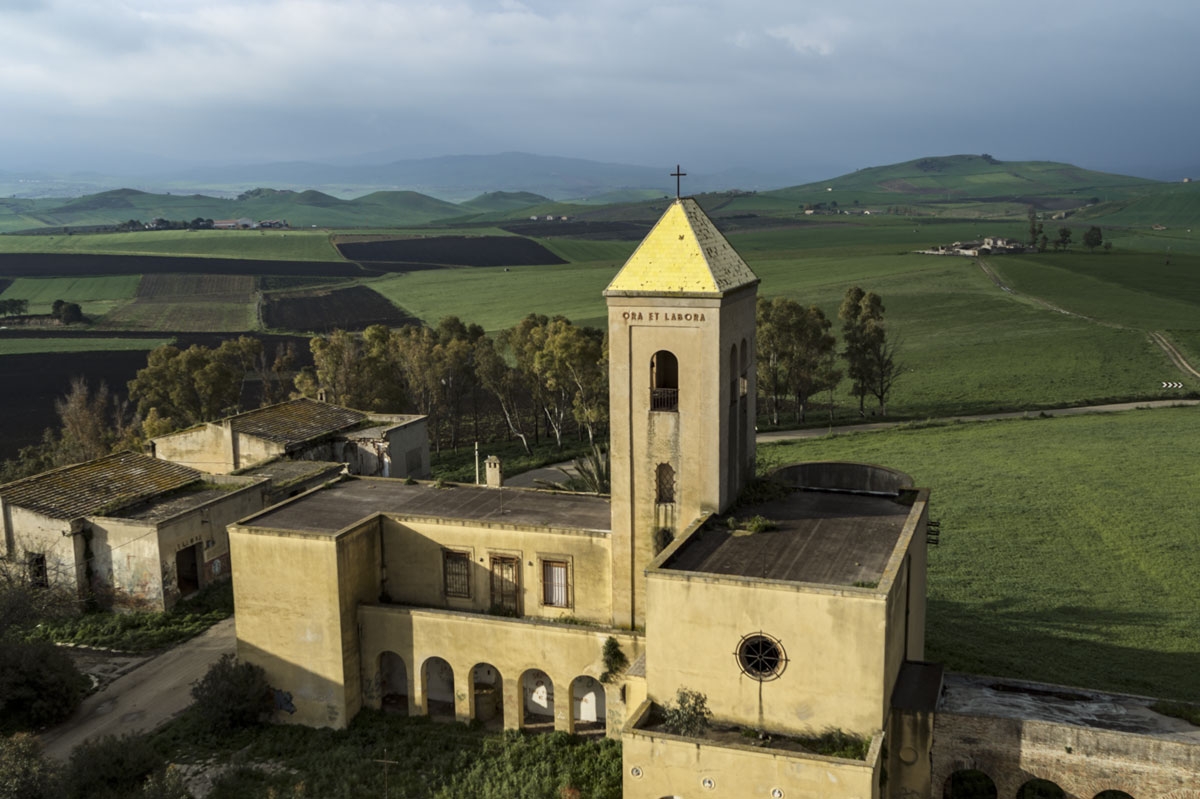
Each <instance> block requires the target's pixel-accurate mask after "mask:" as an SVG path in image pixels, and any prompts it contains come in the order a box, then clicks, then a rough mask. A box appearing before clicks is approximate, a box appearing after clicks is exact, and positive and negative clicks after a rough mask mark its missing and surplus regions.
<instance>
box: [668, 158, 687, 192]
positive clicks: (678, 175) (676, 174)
mask: <svg viewBox="0 0 1200 799" xmlns="http://www.w3.org/2000/svg"><path fill="white" fill-rule="evenodd" d="M686 175H687V172H683V171H682V170H680V168H679V164H676V165H675V171H674V172H672V173H671V177H673V178H675V199H676V200H678V199H679V179H680V178H682V177H685V176H686Z"/></svg>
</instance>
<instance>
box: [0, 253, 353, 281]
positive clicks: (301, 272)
mask: <svg viewBox="0 0 1200 799" xmlns="http://www.w3.org/2000/svg"><path fill="white" fill-rule="evenodd" d="M148 274H201V275H289V276H330V277H363V276H364V275H370V274H377V273H376V272H372V271H370V270H364V269H363V268H362V267H360V266H358V265H357V264H351V263H342V262H341V261H325V262H322V261H261V260H259V261H251V260H245V259H240V258H188V257H182V258H175V257H167V256H159V255H89V254H77V253H0V275H3V276H4V277H8V278H13V277H86V276H89V275H148Z"/></svg>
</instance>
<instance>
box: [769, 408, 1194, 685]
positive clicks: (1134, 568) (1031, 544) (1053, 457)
mask: <svg viewBox="0 0 1200 799" xmlns="http://www.w3.org/2000/svg"><path fill="white" fill-rule="evenodd" d="M759 453H760V460H761V461H762V462H763V464H764V466H768V467H770V466H774V465H780V464H784V463H792V462H797V461H811V460H828V459H833V460H852V461H861V462H867V463H879V464H884V465H887V466H890V467H894V468H897V469H900V470H902V471H904V472H907V473H908V474H910V475H912V477H913V478H914V480H915V481H916V484H917V485H918V486H924V487H928V488H930V489H931V506H930V508H931V510H930V514H931V517H932V518H934V519H938V520H940V521H941V522H942V536H941V545H940V546H938V547H931V548H930V556H929V609H928V628H927V629H928V632H927V638H926V653H925V654H926V658H927V659H929V660H934V661H941V662H944V663H945V664H946V665H947V666H948V667H949V668H951V669H954V670H957V671H965V672H971V673H977V674H992V675H997V676H1007V677H1016V678H1021V679H1030V680H1045V681H1048V682H1055V683H1061V684H1066V685H1084V686H1090V687H1095V688H1100V689H1104V690H1114V691H1128V692H1132V693H1136V694H1143V695H1149V696H1162V697H1169V698H1174V699H1183V700H1191V701H1195V700H1196V699H1198V698H1200V673H1197V671H1196V669H1195V668H1194V664H1195V663H1196V661H1197V658H1198V657H1200V629H1197V627H1196V625H1195V608H1196V607H1197V606H1200V583H1198V582H1197V581H1196V580H1195V579H1194V575H1195V574H1196V573H1197V570H1200V550H1197V548H1196V547H1195V546H1194V545H1193V542H1194V538H1195V514H1194V512H1193V509H1194V507H1195V504H1194V496H1195V493H1196V490H1197V484H1196V473H1195V463H1196V462H1197V460H1198V459H1200V414H1197V413H1195V410H1194V409H1192V408H1164V409H1159V410H1153V411H1151V410H1143V411H1131V412H1127V413H1121V414H1104V415H1097V416H1077V417H1057V418H1050V419H1029V420H1012V421H1004V422H984V423H970V424H957V425H949V426H944V427H933V428H927V429H921V430H892V431H887V432H881V433H863V434H857V435H843V436H837V437H835V438H831V439H817V440H811V441H805V442H796V443H789V444H781V445H764V446H760V448H759Z"/></svg>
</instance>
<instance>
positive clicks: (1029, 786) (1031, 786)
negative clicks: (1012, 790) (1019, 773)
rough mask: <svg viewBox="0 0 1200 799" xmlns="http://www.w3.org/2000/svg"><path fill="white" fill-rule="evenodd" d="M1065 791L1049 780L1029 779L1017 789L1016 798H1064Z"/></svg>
mask: <svg viewBox="0 0 1200 799" xmlns="http://www.w3.org/2000/svg"><path fill="white" fill-rule="evenodd" d="M1066 796H1067V792H1066V791H1064V790H1063V789H1062V788H1060V787H1058V784H1057V783H1054V782H1051V781H1050V780H1039V779H1035V780H1030V781H1029V782H1027V783H1025V784H1024V785H1022V786H1021V787H1020V789H1019V790H1018V791H1017V799H1066Z"/></svg>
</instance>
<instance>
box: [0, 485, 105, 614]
mask: <svg viewBox="0 0 1200 799" xmlns="http://www.w3.org/2000/svg"><path fill="white" fill-rule="evenodd" d="M0 519H3V523H4V539H5V544H6V547H7V549H8V556H9V557H11V558H13V559H14V560H16V561H17V562H18V563H25V562H26V557H27V556H28V555H29V554H30V553H41V554H43V555H45V556H46V577H47V579H48V580H49V582H50V584H51V585H57V586H61V587H63V588H66V589H68V590H70V591H78V590H80V589H81V587H82V584H83V582H84V579H85V578H84V570H83V560H84V558H83V552H84V542H83V540H82V538H81V537H80V536H78V535H76V536H70V535H67V536H64V535H63V532H64V531H70V530H71V529H72V527H71V523H70V522H69V521H66V520H63V519H53V518H51V517H49V516H44V515H42V514H40V513H36V512H34V511H31V510H26V509H25V508H21V507H17V506H15V505H10V504H8V503H5V502H4V501H3V500H0Z"/></svg>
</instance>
